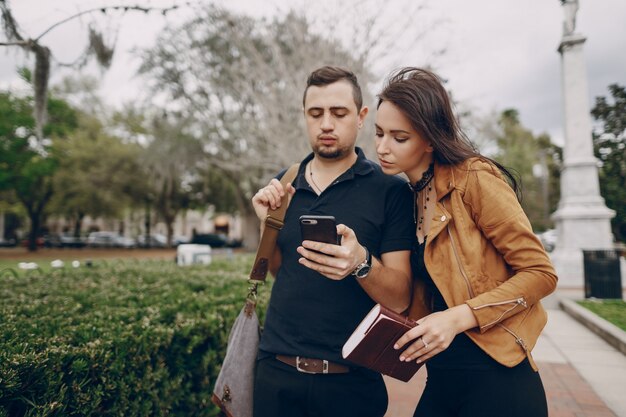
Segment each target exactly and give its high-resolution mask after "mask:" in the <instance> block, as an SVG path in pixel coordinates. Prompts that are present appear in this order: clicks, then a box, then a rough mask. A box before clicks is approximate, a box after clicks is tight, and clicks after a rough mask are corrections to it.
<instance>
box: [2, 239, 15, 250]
mask: <svg viewBox="0 0 626 417" xmlns="http://www.w3.org/2000/svg"><path fill="white" fill-rule="evenodd" d="M15 246H17V240H15V239H2V238H0V248H13V247H15Z"/></svg>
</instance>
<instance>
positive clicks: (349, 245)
mask: <svg viewBox="0 0 626 417" xmlns="http://www.w3.org/2000/svg"><path fill="white" fill-rule="evenodd" d="M337 234H338V235H339V236H341V240H340V241H341V245H333V244H330V243H322V242H315V241H312V240H305V241H303V242H302V246H298V249H297V250H298V253H299V254H300V255H302V258H300V259H299V262H300V263H301V264H302V265H304V266H306V267H307V268H310V269H313V270H314V271H317V272H319V273H320V274H322V275H324V276H325V277H327V278H330V279H334V280H341V279H344V278H345V277H347V276H348V275H350V274H351V273H352V271H354V269H355V268H356V267H357V266H358V265H359V264H361V262H363V261H364V260H365V248H364V247H363V246H361V244H360V243H359V241H358V239H357V238H356V235H355V234H354V231H353V230H352V229H350V228H349V227H348V226H346V225H344V224H338V225H337Z"/></svg>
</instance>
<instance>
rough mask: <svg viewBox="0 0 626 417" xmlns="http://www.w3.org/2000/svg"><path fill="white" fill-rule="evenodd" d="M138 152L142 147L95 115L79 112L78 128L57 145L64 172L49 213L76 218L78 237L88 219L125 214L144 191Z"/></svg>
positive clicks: (57, 178) (55, 181) (57, 175)
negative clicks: (126, 140)
mask: <svg viewBox="0 0 626 417" xmlns="http://www.w3.org/2000/svg"><path fill="white" fill-rule="evenodd" d="M139 153H140V147H139V146H138V145H136V144H128V143H123V142H122V141H121V140H120V139H119V138H117V137H115V136H112V135H110V134H108V133H106V130H105V129H104V127H103V125H102V123H101V122H100V121H99V120H98V119H96V118H95V117H94V116H91V115H88V114H84V113H79V117H78V126H77V128H76V129H75V130H74V131H73V132H72V133H70V134H69V135H68V137H67V138H66V139H65V140H63V141H59V142H58V143H57V144H56V154H57V155H58V157H59V168H58V170H57V171H56V173H55V175H54V178H53V184H54V189H55V194H54V196H53V198H52V201H51V204H50V210H51V211H52V212H54V213H58V214H61V215H63V216H65V217H66V218H69V219H72V220H73V222H74V231H73V234H74V236H76V237H79V236H80V235H81V227H82V220H83V218H84V217H85V216H87V215H89V216H91V217H94V218H96V217H116V216H120V215H121V214H122V210H123V209H125V208H127V207H129V206H133V205H134V204H137V203H136V202H137V200H142V199H143V197H142V194H144V193H145V181H146V176H145V175H144V172H143V171H142V170H141V167H140V165H139V161H138V157H139Z"/></svg>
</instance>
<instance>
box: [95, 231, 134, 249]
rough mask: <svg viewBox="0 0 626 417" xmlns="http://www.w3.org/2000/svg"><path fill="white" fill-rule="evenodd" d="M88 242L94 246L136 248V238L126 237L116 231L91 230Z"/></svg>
mask: <svg viewBox="0 0 626 417" xmlns="http://www.w3.org/2000/svg"><path fill="white" fill-rule="evenodd" d="M87 244H88V245H89V246H91V247H94V248H134V247H135V246H137V242H135V239H132V238H129V237H125V236H122V235H120V234H119V233H116V232H91V233H89V236H88V237H87Z"/></svg>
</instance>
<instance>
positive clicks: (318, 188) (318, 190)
mask: <svg viewBox="0 0 626 417" xmlns="http://www.w3.org/2000/svg"><path fill="white" fill-rule="evenodd" d="M309 178H310V179H311V185H312V186H313V187H315V188H316V189H317V193H318V194H322V189H321V188H320V186H319V185H317V183H316V182H315V180H314V179H313V161H311V162H309Z"/></svg>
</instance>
